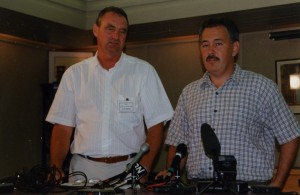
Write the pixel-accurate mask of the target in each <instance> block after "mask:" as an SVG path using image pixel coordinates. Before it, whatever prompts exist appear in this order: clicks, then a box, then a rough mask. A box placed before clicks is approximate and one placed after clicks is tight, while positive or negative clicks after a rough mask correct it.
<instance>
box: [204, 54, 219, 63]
mask: <svg viewBox="0 0 300 195" xmlns="http://www.w3.org/2000/svg"><path fill="white" fill-rule="evenodd" d="M208 60H220V58H218V57H217V56H215V55H214V54H210V55H208V56H207V57H206V61H208Z"/></svg>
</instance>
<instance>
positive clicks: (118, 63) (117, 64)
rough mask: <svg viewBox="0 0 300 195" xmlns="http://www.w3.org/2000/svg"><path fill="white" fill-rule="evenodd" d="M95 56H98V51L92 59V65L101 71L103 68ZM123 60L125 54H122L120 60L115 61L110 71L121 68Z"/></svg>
mask: <svg viewBox="0 0 300 195" xmlns="http://www.w3.org/2000/svg"><path fill="white" fill-rule="evenodd" d="M97 56H98V51H97V52H96V53H95V55H94V59H93V62H94V63H93V64H94V66H95V68H97V67H100V69H101V70H104V68H102V66H101V64H100V62H99V60H98V57H97ZM124 58H125V53H124V52H122V53H121V57H120V59H119V60H118V61H117V63H116V64H115V66H114V67H113V68H111V69H110V71H112V70H115V69H118V68H119V67H120V66H121V64H122V62H123V61H124Z"/></svg>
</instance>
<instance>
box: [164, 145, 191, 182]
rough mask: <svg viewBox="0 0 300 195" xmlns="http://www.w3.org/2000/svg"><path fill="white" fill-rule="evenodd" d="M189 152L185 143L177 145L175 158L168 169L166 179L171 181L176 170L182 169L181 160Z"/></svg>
mask: <svg viewBox="0 0 300 195" xmlns="http://www.w3.org/2000/svg"><path fill="white" fill-rule="evenodd" d="M186 154H187V147H186V145H185V144H183V143H181V144H179V145H178V146H177V147H176V153H175V156H174V158H173V161H172V164H171V166H170V167H169V169H168V172H167V174H166V177H165V180H166V181H167V182H168V181H170V179H171V177H172V176H173V175H174V173H175V171H176V170H177V171H178V170H179V169H180V166H179V165H180V160H181V159H182V158H183V157H185V155H186Z"/></svg>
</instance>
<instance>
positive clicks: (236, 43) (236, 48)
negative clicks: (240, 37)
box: [232, 41, 240, 57]
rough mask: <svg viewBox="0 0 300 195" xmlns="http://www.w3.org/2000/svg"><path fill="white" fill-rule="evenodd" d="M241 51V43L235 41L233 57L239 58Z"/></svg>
mask: <svg viewBox="0 0 300 195" xmlns="http://www.w3.org/2000/svg"><path fill="white" fill-rule="evenodd" d="M239 51H240V42H238V41H235V42H233V49H232V56H234V57H235V56H237V55H238V54H239Z"/></svg>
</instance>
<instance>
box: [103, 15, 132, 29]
mask: <svg viewBox="0 0 300 195" xmlns="http://www.w3.org/2000/svg"><path fill="white" fill-rule="evenodd" d="M101 22H103V23H110V24H118V25H122V26H126V27H127V26H128V24H127V21H126V18H125V17H124V16H122V15H119V14H117V13H115V12H107V13H105V14H104V15H103V16H102V18H101Z"/></svg>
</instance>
